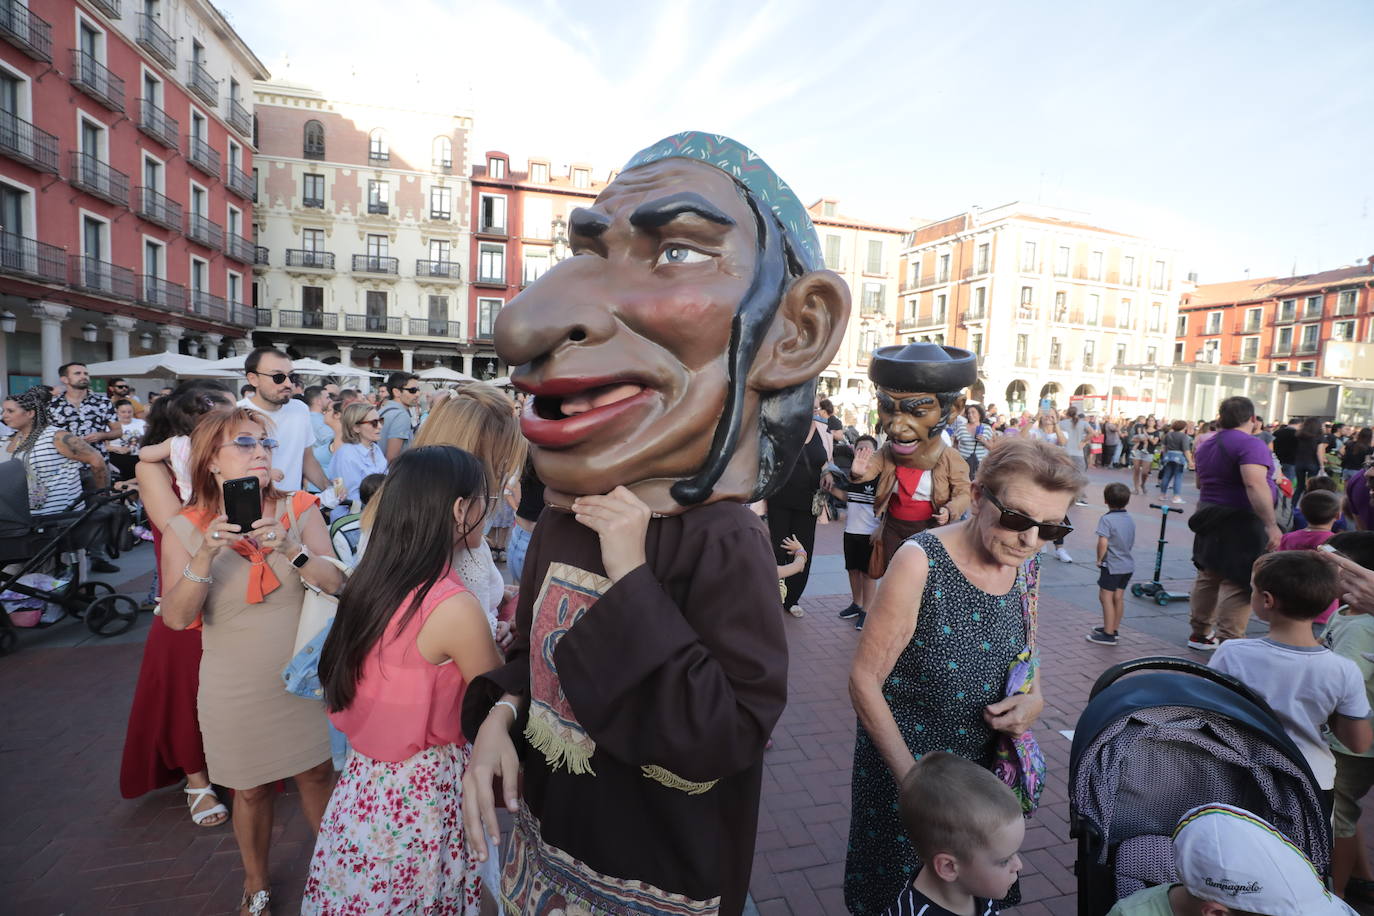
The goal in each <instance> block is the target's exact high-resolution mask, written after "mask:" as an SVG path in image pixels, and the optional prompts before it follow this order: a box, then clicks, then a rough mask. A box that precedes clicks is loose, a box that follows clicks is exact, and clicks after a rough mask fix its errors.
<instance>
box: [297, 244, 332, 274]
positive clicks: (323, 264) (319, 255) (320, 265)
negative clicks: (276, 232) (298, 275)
mask: <svg viewBox="0 0 1374 916" xmlns="http://www.w3.org/2000/svg"><path fill="white" fill-rule="evenodd" d="M286 266H287V267H309V268H313V269H315V270H333V269H334V252H332V251H306V250H304V249H301V248H288V249H286Z"/></svg>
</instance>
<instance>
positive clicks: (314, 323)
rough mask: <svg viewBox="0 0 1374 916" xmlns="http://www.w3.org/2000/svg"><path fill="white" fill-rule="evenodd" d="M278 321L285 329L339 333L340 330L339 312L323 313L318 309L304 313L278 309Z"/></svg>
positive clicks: (307, 310)
mask: <svg viewBox="0 0 1374 916" xmlns="http://www.w3.org/2000/svg"><path fill="white" fill-rule="evenodd" d="M277 320H278V321H279V322H280V324H281V327H284V328H305V329H307V330H312V331H337V330H338V329H339V313H338V312H321V311H318V310H316V309H306V310H304V311H294V310H291V309H278V310H277Z"/></svg>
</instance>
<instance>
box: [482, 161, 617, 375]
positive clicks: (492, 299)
mask: <svg viewBox="0 0 1374 916" xmlns="http://www.w3.org/2000/svg"><path fill="white" fill-rule="evenodd" d="M614 177H615V175H614V173H612V174H611V175H609V176H608V177H607V179H606V180H605V181H597V180H596V179H595V178H593V177H592V168H591V166H589V165H586V164H584V163H573V164H572V165H571V166H569V167H568V169H567V171H566V172H560V173H559V174H555V173H554V172H553V166H552V164H551V163H550V162H549V160H547V159H538V158H534V159H531V160H530V161H529V162H528V163H527V165H526V168H525V170H524V171H519V172H517V171H513V170H512V169H511V164H510V156H508V155H507V154H506V153H502V152H498V151H492V152H488V153H487V154H486V155H485V157H483V161H482V162H481V163H480V164H478V163H474V164H473V168H472V260H471V262H470V263H471V265H472V272H471V275H470V276H471V281H470V284H469V293H468V294H469V296H470V297H471V300H470V302H469V308H468V315H469V320H470V321H471V323H472V325H471V328H470V329H469V333H470V335H471V336H472V338H473V339H474V340H478V341H482V340H491V334H492V328H493V326H494V325H495V323H496V316H497V314H498V313H499V312H500V311H501V309H502V307H503V306H505V304H506V303H507V302H509V301H510V300H512V299H514V298H515V297H516V296H517V295H519V293H520V290H522V289H524V288H525V287H526V286H528V285H529V284H530V283H532V282H534V281H535V280H537V279H539V277H541V276H542V275H543V274H544V271H546V270H548V269H549V268H550V267H552V266H553V265H554V264H557V263H558V262H559V261H561V260H563V259H564V258H566V257H568V256H569V254H570V253H571V252H569V250H568V214H569V213H570V212H572V211H573V210H574V209H576V208H577V207H586V206H589V205H590V204H591V203H592V201H594V200H596V195H598V194H600V193H601V189H602V188H604V187H605V186H606V185H607V184H608V183H609V182H610V181H611V180H612V179H614ZM474 368H475V372H476V374H477V376H478V378H481V377H482V376H483V375H484V374H485V372H486V371H487V370H488V369H490V370H491V371H493V372H494V371H496V369H495V367H492V366H485V367H484V366H476V367H474Z"/></svg>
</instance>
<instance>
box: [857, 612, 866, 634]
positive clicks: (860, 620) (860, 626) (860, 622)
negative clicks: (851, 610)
mask: <svg viewBox="0 0 1374 916" xmlns="http://www.w3.org/2000/svg"><path fill="white" fill-rule="evenodd" d="M867 619H868V612H867V611H859V616H858V617H855V618H854V629H856V630H862V629H863V628H864V621H865V620H867Z"/></svg>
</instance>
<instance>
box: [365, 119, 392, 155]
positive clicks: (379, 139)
mask: <svg viewBox="0 0 1374 916" xmlns="http://www.w3.org/2000/svg"><path fill="white" fill-rule="evenodd" d="M367 158H368V159H371V160H372V161H373V162H386V161H388V160H389V159H391V147H390V146H388V145H387V142H386V131H384V130H382V129H381V128H380V127H374V128H373V129H372V133H370V134H368V135H367Z"/></svg>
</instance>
